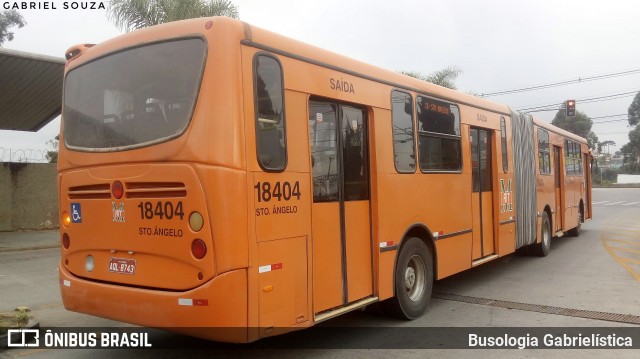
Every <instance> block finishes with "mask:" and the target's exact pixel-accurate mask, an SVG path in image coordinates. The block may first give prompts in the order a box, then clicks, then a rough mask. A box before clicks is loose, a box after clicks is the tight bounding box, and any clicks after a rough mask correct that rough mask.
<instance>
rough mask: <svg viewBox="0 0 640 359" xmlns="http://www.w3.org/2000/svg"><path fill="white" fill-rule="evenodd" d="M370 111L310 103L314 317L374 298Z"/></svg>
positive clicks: (312, 101)
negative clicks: (369, 145) (369, 297)
mask: <svg viewBox="0 0 640 359" xmlns="http://www.w3.org/2000/svg"><path fill="white" fill-rule="evenodd" d="M366 119H367V118H366V111H364V110H362V109H358V108H355V107H352V106H347V105H342V104H338V103H334V102H329V101H325V100H316V101H314V100H311V101H309V142H310V150H311V166H312V170H311V172H312V177H313V205H312V209H311V210H312V223H311V225H312V236H313V296H314V301H313V305H314V313H316V314H317V313H320V312H325V311H328V310H330V309H337V308H339V307H342V306H344V305H346V304H348V303H352V302H355V301H357V300H359V299H363V298H366V297H368V296H371V295H372V294H373V277H372V250H371V221H370V202H369V165H368V146H367V141H368V136H367V121H366Z"/></svg>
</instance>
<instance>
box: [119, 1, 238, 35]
mask: <svg viewBox="0 0 640 359" xmlns="http://www.w3.org/2000/svg"><path fill="white" fill-rule="evenodd" d="M107 11H108V14H109V19H110V20H112V21H113V22H114V23H115V24H116V26H117V27H118V28H120V29H122V30H124V31H127V32H128V31H132V30H136V29H141V28H143V27H147V26H153V25H158V24H163V23H167V22H171V21H178V20H185V19H191V18H198V17H209V16H228V17H232V18H235V19H237V18H238V8H237V7H236V6H235V5H234V4H233V3H232V2H231V1H230V0H111V2H110V4H109V8H108V9H107Z"/></svg>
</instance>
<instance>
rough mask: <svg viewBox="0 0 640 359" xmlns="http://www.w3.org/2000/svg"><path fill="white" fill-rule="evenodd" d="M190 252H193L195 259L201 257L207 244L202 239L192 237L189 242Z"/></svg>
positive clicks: (205, 252)
mask: <svg viewBox="0 0 640 359" xmlns="http://www.w3.org/2000/svg"><path fill="white" fill-rule="evenodd" d="M191 254H193V256H194V257H196V259H202V258H204V256H205V255H206V254H207V245H206V244H205V243H204V241H203V240H202V239H194V240H193V242H191Z"/></svg>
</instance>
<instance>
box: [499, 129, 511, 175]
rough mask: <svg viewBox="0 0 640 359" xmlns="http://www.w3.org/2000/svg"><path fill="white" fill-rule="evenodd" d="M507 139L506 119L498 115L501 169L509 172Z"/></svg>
mask: <svg viewBox="0 0 640 359" xmlns="http://www.w3.org/2000/svg"><path fill="white" fill-rule="evenodd" d="M508 142H509V141H508V140H507V119H506V118H505V117H504V116H500V152H501V157H502V171H503V172H504V173H508V172H509V144H508Z"/></svg>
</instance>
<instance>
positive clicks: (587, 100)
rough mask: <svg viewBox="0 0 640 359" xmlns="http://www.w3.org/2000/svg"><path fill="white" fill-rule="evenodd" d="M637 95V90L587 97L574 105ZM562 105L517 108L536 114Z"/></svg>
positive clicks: (556, 108) (562, 103)
mask: <svg viewBox="0 0 640 359" xmlns="http://www.w3.org/2000/svg"><path fill="white" fill-rule="evenodd" d="M637 93H638V90H636V91H631V92H621V93H617V94H613V95H606V96H597V97H587V98H582V99H576V104H580V103H591V102H601V101H609V100H617V99H619V98H623V97H627V96H633V95H635V94H637ZM562 105H564V102H559V103H551V104H548V105H540V106H533V107H525V108H518V109H517V110H518V111H526V112H537V111H547V110H554V109H555V110H559V109H560V108H561V107H560V106H562Z"/></svg>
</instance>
